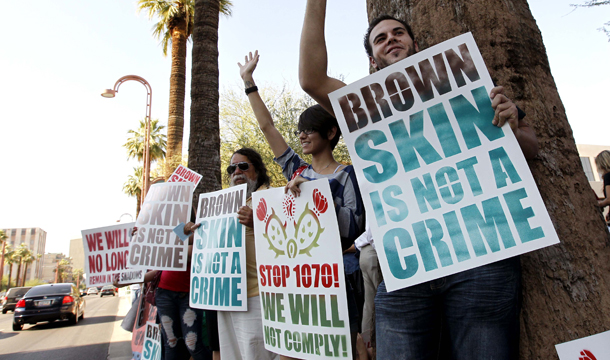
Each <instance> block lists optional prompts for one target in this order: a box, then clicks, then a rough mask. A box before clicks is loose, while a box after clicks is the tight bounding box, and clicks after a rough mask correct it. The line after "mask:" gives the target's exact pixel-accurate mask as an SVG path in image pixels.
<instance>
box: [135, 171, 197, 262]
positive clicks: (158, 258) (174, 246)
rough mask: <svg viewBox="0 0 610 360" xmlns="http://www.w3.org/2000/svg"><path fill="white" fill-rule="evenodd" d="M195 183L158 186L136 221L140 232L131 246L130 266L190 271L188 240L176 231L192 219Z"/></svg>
mask: <svg viewBox="0 0 610 360" xmlns="http://www.w3.org/2000/svg"><path fill="white" fill-rule="evenodd" d="M193 187H194V186H193V184H191V183H188V182H173V183H161V184H154V185H152V186H151V187H150V190H149V191H148V193H147V194H146V199H145V201H144V204H143V205H142V209H140V214H138V218H137V219H136V227H137V228H138V231H137V232H136V234H135V235H134V236H133V239H132V240H131V242H130V243H129V267H130V268H135V269H153V270H175V271H180V270H186V262H187V260H188V259H187V256H188V241H182V240H181V239H180V238H179V237H178V236H177V235H176V234H174V232H173V230H174V228H175V227H176V226H178V224H180V223H183V222H187V221H188V219H189V218H190V216H191V200H192V198H193Z"/></svg>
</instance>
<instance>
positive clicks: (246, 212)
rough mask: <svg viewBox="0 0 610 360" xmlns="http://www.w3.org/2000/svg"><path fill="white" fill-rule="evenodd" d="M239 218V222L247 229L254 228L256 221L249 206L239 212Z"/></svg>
mask: <svg viewBox="0 0 610 360" xmlns="http://www.w3.org/2000/svg"><path fill="white" fill-rule="evenodd" d="M237 218H238V219H239V222H240V223H241V224H243V225H246V226H247V227H251V228H253V227H254V220H253V217H252V209H251V208H250V207H249V206H242V207H240V208H239V210H238V211H237Z"/></svg>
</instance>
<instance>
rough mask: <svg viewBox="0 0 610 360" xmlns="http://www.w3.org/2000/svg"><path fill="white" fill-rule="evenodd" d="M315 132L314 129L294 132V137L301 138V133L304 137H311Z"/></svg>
mask: <svg viewBox="0 0 610 360" xmlns="http://www.w3.org/2000/svg"><path fill="white" fill-rule="evenodd" d="M315 132H316V131H315V130H314V129H304V130H295V131H294V136H301V133H305V135H311V134H313V133H315Z"/></svg>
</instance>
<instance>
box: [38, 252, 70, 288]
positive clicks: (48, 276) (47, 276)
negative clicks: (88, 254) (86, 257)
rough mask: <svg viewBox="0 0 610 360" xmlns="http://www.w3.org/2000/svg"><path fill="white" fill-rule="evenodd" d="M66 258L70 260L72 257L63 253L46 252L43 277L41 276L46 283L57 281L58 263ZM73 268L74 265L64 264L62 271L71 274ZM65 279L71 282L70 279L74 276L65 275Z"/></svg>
mask: <svg viewBox="0 0 610 360" xmlns="http://www.w3.org/2000/svg"><path fill="white" fill-rule="evenodd" d="M64 259H65V260H68V261H70V258H69V257H68V256H66V255H64V254H62V253H47V254H45V256H44V263H43V264H42V277H41V279H42V281H44V282H46V283H54V282H55V270H56V269H57V264H58V263H59V262H60V261H61V260H64ZM71 268H72V265H63V266H62V272H63V273H65V274H70V273H72V271H71ZM63 281H64V282H70V281H72V277H71V276H67V277H66V276H64V278H63Z"/></svg>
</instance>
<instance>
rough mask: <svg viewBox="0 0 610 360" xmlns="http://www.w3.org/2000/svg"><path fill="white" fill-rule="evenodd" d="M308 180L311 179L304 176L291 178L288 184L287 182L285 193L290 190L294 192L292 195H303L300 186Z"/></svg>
mask: <svg viewBox="0 0 610 360" xmlns="http://www.w3.org/2000/svg"><path fill="white" fill-rule="evenodd" d="M306 181H309V180H307V179H305V178H304V177H302V176H297V177H295V178H294V179H292V180H290V181H289V182H288V184H286V187H285V188H284V193H288V191H290V192H291V193H292V196H294V197H299V195H301V189H299V186H300V185H301V184H302V183H304V182H306Z"/></svg>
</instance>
